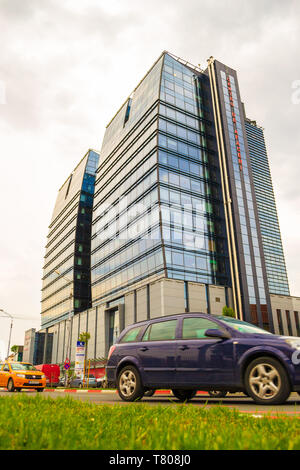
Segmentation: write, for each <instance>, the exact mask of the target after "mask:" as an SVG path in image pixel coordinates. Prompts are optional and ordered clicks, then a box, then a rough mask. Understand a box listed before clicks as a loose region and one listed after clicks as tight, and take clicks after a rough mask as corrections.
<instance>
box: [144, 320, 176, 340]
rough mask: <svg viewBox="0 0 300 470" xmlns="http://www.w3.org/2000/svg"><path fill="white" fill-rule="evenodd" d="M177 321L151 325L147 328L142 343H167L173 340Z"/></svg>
mask: <svg viewBox="0 0 300 470" xmlns="http://www.w3.org/2000/svg"><path fill="white" fill-rule="evenodd" d="M176 326H177V320H168V321H162V322H157V323H152V324H151V325H149V326H148V328H147V330H146V333H145V334H144V337H143V340H142V341H167V340H172V339H175V334H176Z"/></svg>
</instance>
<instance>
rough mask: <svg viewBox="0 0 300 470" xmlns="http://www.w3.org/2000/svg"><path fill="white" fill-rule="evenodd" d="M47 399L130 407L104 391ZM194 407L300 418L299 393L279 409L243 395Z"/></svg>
mask: <svg viewBox="0 0 300 470" xmlns="http://www.w3.org/2000/svg"><path fill="white" fill-rule="evenodd" d="M16 393H17V392H15V393H9V392H7V391H6V390H4V389H2V390H1V389H0V396H7V397H9V396H14V395H15V394H16ZM20 393H21V394H36V393H37V392H35V391H26V390H23V391H22V392H20ZM43 396H44V397H51V398H54V399H56V398H58V397H59V398H66V397H67V396H68V397H71V398H72V399H74V400H82V401H88V402H90V403H95V404H99V405H103V404H106V405H122V406H131V403H127V402H124V401H123V400H121V398H120V397H119V396H118V394H117V393H116V392H115V391H103V392H101V393H93V392H92V393H88V392H79V393H78V392H77V393H67V392H59V391H55V392H49V391H48V392H47V391H44V392H43ZM138 403H146V404H147V405H150V406H157V405H161V406H170V405H171V406H186V405H185V404H183V405H182V404H181V403H180V402H179V401H178V400H176V398H174V397H173V396H172V395H155V396H153V397H150V398H143V400H141V401H140V402H138ZM189 404H191V405H192V406H198V407H199V406H202V407H203V406H206V407H208V408H211V407H215V406H219V405H220V404H221V405H222V406H226V407H229V408H235V409H237V410H239V411H240V412H246V413H251V414H254V415H255V416H264V415H266V414H270V415H272V416H282V415H287V416H298V417H299V418H300V396H299V395H298V394H297V393H292V394H291V395H290V397H289V400H288V401H287V402H286V403H285V404H283V405H276V406H262V405H257V404H256V403H254V402H253V401H252V400H251V399H250V398H248V397H246V396H245V395H243V394H232V395H228V397H226V398H223V399H215V398H210V397H208V396H207V395H197V396H196V397H195V398H193V400H191V401H190V402H189Z"/></svg>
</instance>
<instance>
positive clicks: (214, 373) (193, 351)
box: [176, 316, 235, 386]
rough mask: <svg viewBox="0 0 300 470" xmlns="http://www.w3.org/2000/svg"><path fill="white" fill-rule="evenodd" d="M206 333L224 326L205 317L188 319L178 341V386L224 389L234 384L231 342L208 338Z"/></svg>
mask: <svg viewBox="0 0 300 470" xmlns="http://www.w3.org/2000/svg"><path fill="white" fill-rule="evenodd" d="M207 329H219V330H220V329H222V326H220V324H218V323H217V322H214V321H212V320H210V319H207V318H205V317H196V316H191V317H185V318H183V319H182V322H181V325H180V339H178V340H177V360H176V383H177V384H181V385H197V386H200V385H203V386H204V385H218V384H219V385H222V384H225V385H226V384H232V383H234V377H235V374H234V368H235V363H234V349H233V341H232V340H231V339H230V338H229V339H225V340H223V339H220V338H208V337H207V336H205V331H206V330H207Z"/></svg>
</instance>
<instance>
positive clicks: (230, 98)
mask: <svg viewBox="0 0 300 470" xmlns="http://www.w3.org/2000/svg"><path fill="white" fill-rule="evenodd" d="M221 79H222V88H223V93H224V101H225V109H226V120H227V126H228V132H229V139H230V149H231V158H232V165H233V170H234V171H233V174H234V177H233V178H232V179H231V186H233V187H234V189H235V191H236V196H237V205H236V207H237V209H238V210H237V212H238V217H239V223H240V228H241V238H242V248H243V255H244V263H245V266H246V277H247V286H248V296H249V302H250V304H256V303H258V304H266V289H265V283H264V279H263V272H262V261H261V255H260V251H259V241H258V234H257V224H256V217H255V212H254V207H253V204H254V202H253V196H252V190H251V182H250V177H249V169H248V161H247V160H248V158H247V154H246V150H245V143H244V137H243V132H242V119H243V116H242V115H241V113H240V110H239V105H238V98H237V90H236V85H235V79H234V77H233V76H232V75H230V74H227V75H226V74H225V72H223V71H221ZM236 215H237V214H236ZM247 219H248V220H249V222H250V223H248V222H247ZM251 246H252V250H253V253H254V259H253V257H251V256H250V249H251ZM255 278H256V282H257V286H258V291H257V290H256V289H255ZM257 294H258V295H257Z"/></svg>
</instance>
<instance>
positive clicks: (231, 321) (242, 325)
mask: <svg viewBox="0 0 300 470" xmlns="http://www.w3.org/2000/svg"><path fill="white" fill-rule="evenodd" d="M217 318H218V319H219V320H221V321H223V322H225V323H227V324H228V325H229V326H231V328H234V329H235V330H238V331H240V332H241V333H254V334H255V333H256V334H259V335H272V334H273V333H270V332H269V331H266V330H263V329H262V328H259V327H258V326H255V325H251V323H247V322H245V321H241V320H236V319H235V318H231V317H225V316H223V315H222V316H221V315H219V316H218V317H217Z"/></svg>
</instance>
